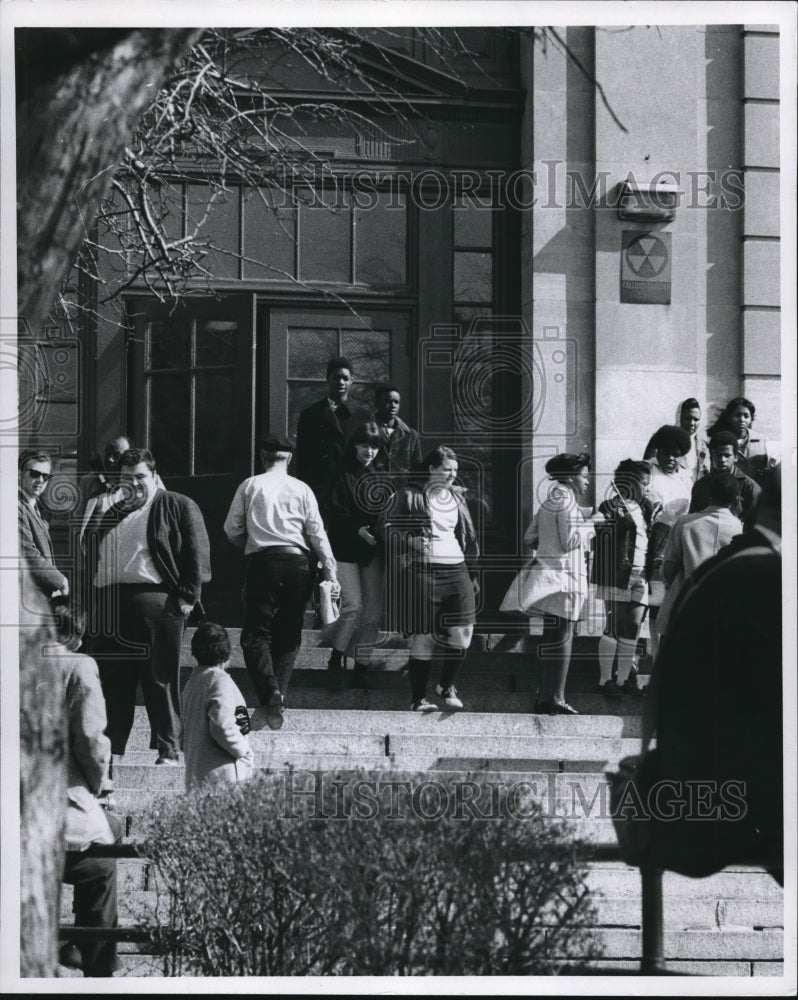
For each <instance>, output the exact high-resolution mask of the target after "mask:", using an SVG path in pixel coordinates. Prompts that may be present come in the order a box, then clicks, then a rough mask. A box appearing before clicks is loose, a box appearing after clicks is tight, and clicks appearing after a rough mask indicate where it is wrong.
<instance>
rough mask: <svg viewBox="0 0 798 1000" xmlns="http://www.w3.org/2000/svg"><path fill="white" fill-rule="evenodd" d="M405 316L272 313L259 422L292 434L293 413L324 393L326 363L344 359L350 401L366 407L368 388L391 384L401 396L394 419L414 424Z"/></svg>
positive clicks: (319, 311)
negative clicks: (350, 378)
mask: <svg viewBox="0 0 798 1000" xmlns="http://www.w3.org/2000/svg"><path fill="white" fill-rule="evenodd" d="M409 326H410V324H409V317H408V313H407V312H406V311H402V310H396V311H393V310H369V309H362V310H361V309H357V310H356V311H353V312H350V311H347V310H335V309H328V308H322V309H304V308H303V309H300V308H297V309H273V310H272V311H271V313H270V317H269V350H268V352H264V355H267V356H268V374H267V375H266V377H265V378H264V382H266V383H267V384H268V400H266V401H265V402H264V408H263V410H264V422H265V423H266V424H267V425H268V426H269V427H270V428H271V429H273V430H276V431H278V432H280V433H286V432H287V433H289V434H296V427H297V421H298V420H299V414H300V413H301V412H302V410H304V409H305V408H306V407H307V406H310V404H311V403H315V402H316V400H318V399H321V398H322V397H323V396H324V394H325V392H326V382H325V370H326V367H327V361H328V360H329V359H330V358H331V357H334V356H336V355H343V356H344V357H347V358H349V360H350V361H351V362H352V365H353V368H354V372H353V375H354V382H355V384H354V386H353V388H352V390H351V392H350V400H351V401H352V403H354V405H355V407H361V406H362V407H364V408H366V409H369V408H370V407H371V405H372V403H373V400H374V393H373V388H374V386H375V385H376V384H378V383H380V382H392V383H394V384H395V385H396V386H397V388H398V389H399V391H400V392H401V394H402V407H401V410H400V413H399V415H400V417H401V418H402V419H403V420H404V421H405V422H406V423H408V424H410V426H411V427H414V426H415V425H416V398H415V392H414V386H413V385H412V383H411V377H410V371H411V365H410V344H409V341H408V336H409Z"/></svg>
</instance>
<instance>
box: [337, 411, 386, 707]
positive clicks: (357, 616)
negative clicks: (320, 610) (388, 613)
mask: <svg viewBox="0 0 798 1000" xmlns="http://www.w3.org/2000/svg"><path fill="white" fill-rule="evenodd" d="M381 444H382V437H381V435H380V432H379V429H378V427H377V425H376V424H374V423H365V424H362V425H361V426H360V427H358V428H357V429H356V430H355V432H354V433H353V435H352V437H351V438H350V439H349V442H348V443H347V446H346V451H345V452H344V460H343V465H342V468H341V471H340V473H339V474H338V479H337V480H336V483H335V486H334V487H333V490H332V495H331V503H330V509H329V514H328V522H327V533H328V536H329V539H330V545H331V546H332V550H333V555H334V556H335V561H336V563H337V565H338V581H339V583H340V584H341V613H340V615H339V617H338V619H337V620H336V621H335V622H333V623H332V625H329V626H328V627H327V628H326V630H325V636H326V638H328V639H329V640H330V643H331V645H332V653H331V655H330V661H329V663H328V670H329V680H330V686H331V687H332V688H334V689H336V688H340V687H341V686H342V683H341V682H342V680H343V658H344V657H345V656H346V657H351V658H353V659H354V661H355V665H354V683H355V685H356V686H357V687H362V688H365V687H366V670H367V667H368V664H369V662H370V660H371V653H372V650H373V648H374V643H375V642H376V640H377V632H378V630H379V627H380V620H381V618H382V593H383V578H384V575H385V564H384V559H383V554H382V546H381V545H380V542H379V539H378V534H377V521H378V519H379V516H380V514H381V513H382V511H383V509H384V508H385V506H386V505H387V504H388V502H389V499H390V496H391V493H392V489H391V484H390V480H389V479H388V477H387V475H386V474H385V473H380V472H378V471H376V470H375V469H374V464H375V462H376V458H377V455H378V454H379V449H380V445H381Z"/></svg>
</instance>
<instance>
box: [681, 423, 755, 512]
mask: <svg viewBox="0 0 798 1000" xmlns="http://www.w3.org/2000/svg"><path fill="white" fill-rule="evenodd" d="M709 457H710V465H711V468H710V473H709V476H705V477H704V478H703V479H699V480H698V482H697V483H696V484H695V485H694V486H693V489H692V492H691V493H690V510H689V512H688V513H690V514H696V513H697V512H698V511H701V510H706V509H707V507H709V506H710V505H711V504H712V484H711V483H710V478H711V477H712V476H719V475H722V474H723V473H724V472H730V473H731V474H732V475H733V476H734V478H735V479H736V480H737V483H738V486H739V498H738V500H737V503H736V504H735V505H734V507H732V514H734V516H735V517H739V518H740V520H741V521H742V522H743V528H749V527H750V526H751V522H752V518H753V513H754V507H755V506H756V502H757V500H758V498H759V494H760V493H761V492H762V491H761V489H760V487H759V486H758V485H757V484H756V483H755V482H754V481H753V479H751V478H750V477H749V476H747V475H746V474H745V473H744V472H743V471H742V470H741V469H740V468H739V466H738V465H737V459H738V457H739V456H738V453H737V438H736V437H735V435H734V434H733V433H732V432H731V431H716V432H715V433H714V434H713V435H712V437H711V438H710V441H709Z"/></svg>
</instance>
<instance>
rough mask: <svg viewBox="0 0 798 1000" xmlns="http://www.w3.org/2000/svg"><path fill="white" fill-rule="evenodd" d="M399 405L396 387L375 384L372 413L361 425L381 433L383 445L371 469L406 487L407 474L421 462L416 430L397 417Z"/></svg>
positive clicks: (364, 416)
mask: <svg viewBox="0 0 798 1000" xmlns="http://www.w3.org/2000/svg"><path fill="white" fill-rule="evenodd" d="M401 405H402V395H401V393H400V392H399V389H398V388H397V387H396V386H395V385H389V384H387V383H384V384H382V385H378V386H377V388H376V389H375V390H374V412H373V413H372V414H368V413H363V415H362V419H361V421H360V423H361V424H362V423H366V422H369V423H371V422H373V423H375V424H376V425H377V427H379V430H380V437H381V438H382V443H381V444H380V449H379V451H378V452H377V457H376V458H375V459H374V461H373V463H372V466H373V468H374V470H375V471H379V472H387V473H388V474H389V475H392V476H393V478H394V479H395V480H396V485H397V486H406V485H407V482H408V480H407V473H408V472H410V471H411V470H412V469H414V468H415V467H416V466H418V464H419V463H420V462H421V442H420V440H419V436H418V431H415V430H413V428H412V427H409V426H408V425H407V424H406V423H405V422H404V420H402V419H401V417H400V416H399V408H400V406H401ZM349 437H351V433H350V434H349Z"/></svg>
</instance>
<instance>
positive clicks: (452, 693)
mask: <svg viewBox="0 0 798 1000" xmlns="http://www.w3.org/2000/svg"><path fill="white" fill-rule="evenodd" d="M435 694H436V695H437V696H438V697H439V698H443V700H444V702H445V704H446V707H447V708H462V707H463V703H462V701H460V699H459V698H458V697H457V688H456V687H455V686H454V684H450V685H449V686H448V687H447V688H445V687H442V686H441V685H440V684H438V686H437V687H436V688H435Z"/></svg>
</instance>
